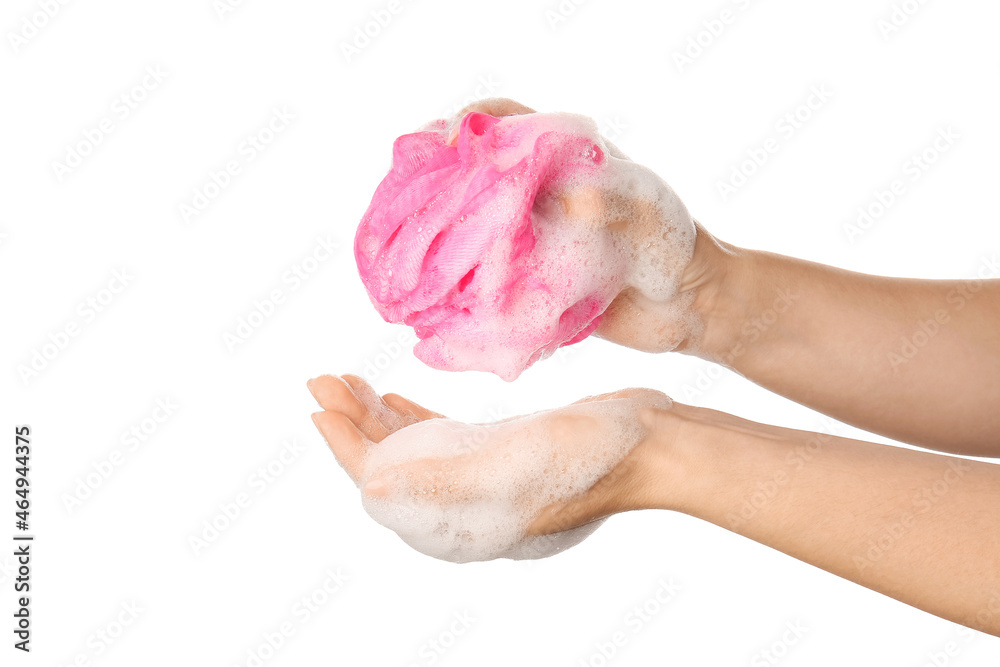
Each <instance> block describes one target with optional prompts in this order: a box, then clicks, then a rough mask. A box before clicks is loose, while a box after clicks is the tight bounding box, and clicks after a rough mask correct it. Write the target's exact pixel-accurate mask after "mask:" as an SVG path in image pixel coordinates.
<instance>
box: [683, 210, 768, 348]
mask: <svg viewBox="0 0 1000 667" xmlns="http://www.w3.org/2000/svg"><path fill="white" fill-rule="evenodd" d="M696 228H697V238H696V240H695V248H694V254H693V256H692V258H691V261H690V262H689V263H688V265H687V267H686V268H685V270H684V274H683V276H682V278H681V287H680V294H681V295H684V294H691V295H692V296H691V297H690V298H691V310H692V311H693V312H694V315H695V317H696V319H697V320H698V323H699V327H698V329H697V330H696V331H695V332H694V333H693V334H692V335H691V336H689V337H688V338H687V339H685V340H684V342H683V343H682V344H681V345H679V346H678V348H677V351H679V352H684V353H686V354H691V355H694V356H698V357H701V358H703V359H707V360H709V361H715V362H717V363H721V364H723V365H727V366H731V365H732V364H733V361H734V360H735V358H736V357H738V356H740V355H741V354H742V352H743V348H744V344H745V341H743V340H742V338H744V335H743V329H744V326H745V324H746V322H747V321H748V320H749V319H750V318H751V316H752V313H753V312H756V310H757V309H758V306H757V303H756V302H757V293H758V290H757V283H758V281H759V278H760V276H761V275H763V274H762V271H761V268H760V267H758V266H755V265H756V264H759V263H760V261H761V255H760V253H758V252H756V251H753V250H746V249H744V248H739V247H737V246H733V245H730V244H728V243H726V242H724V241H721V240H719V239H717V238H715V237H714V236H712V235H711V234H710V233H709V232H708V231H707V230H706V229H705V228H704V227H702V226H701V225H700V224H697V223H696Z"/></svg>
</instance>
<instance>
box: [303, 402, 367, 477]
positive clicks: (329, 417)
mask: <svg viewBox="0 0 1000 667" xmlns="http://www.w3.org/2000/svg"><path fill="white" fill-rule="evenodd" d="M312 419H313V423H314V424H316V428H318V429H319V432H320V433H321V434H322V436H323V438H324V439H325V440H326V444H327V445H329V447H330V449H331V450H332V451H333V454H334V456H336V457H337V461H338V462H339V463H340V465H341V467H342V468H343V469H344V470H345V471H347V474H348V475H350V476H351V479H352V480H354V483H355V484H357V483H358V480H359V479H360V478H361V474H362V472H363V468H364V455H365V450H366V448H367V447H368V446H369V445H370V444H371V441H370V440H368V438H366V437H365V436H364V434H363V433H362V432H361V431H359V430H358V427H357V426H355V425H354V422H352V421H351V420H350V419H349V418H348V417H347V416H346V415H344V414H343V413H341V412H334V411H332V410H325V411H323V412H317V413H314V414H313V416H312Z"/></svg>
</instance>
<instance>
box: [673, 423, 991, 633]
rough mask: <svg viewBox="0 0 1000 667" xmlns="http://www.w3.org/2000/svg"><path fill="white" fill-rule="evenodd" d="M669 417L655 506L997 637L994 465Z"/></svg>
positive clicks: (818, 436) (798, 433) (754, 426)
mask: <svg viewBox="0 0 1000 667" xmlns="http://www.w3.org/2000/svg"><path fill="white" fill-rule="evenodd" d="M669 412H670V413H672V414H669V415H668V414H667V413H660V416H659V417H658V421H660V422H661V423H662V424H663V426H661V430H662V431H666V432H669V433H670V436H669V437H667V438H660V442H661V443H663V444H662V447H663V448H664V449H663V457H662V459H660V460H661V462H662V468H660V469H659V473H658V475H657V477H658V479H659V480H660V481H661V482H662V484H661V489H662V493H661V502H660V503H659V506H660V507H662V508H666V509H675V510H680V511H682V512H685V513H687V514H690V515H692V516H696V517H699V518H701V519H704V520H707V521H710V522H712V523H714V524H717V525H719V526H722V527H724V528H727V529H729V530H732V531H734V532H736V533H739V534H741V535H743V536H745V537H748V538H750V539H753V540H755V541H757V542H760V543H762V544H765V545H767V546H770V547H772V548H774V549H777V550H779V551H782V552H784V553H786V554H788V555H790V556H793V557H795V558H798V559H799V560H802V561H805V562H807V563H810V564H813V565H815V566H817V567H820V568H823V569H824V570H827V571H829V572H832V573H834V574H836V575H838V576H841V577H844V578H846V579H850V580H852V581H854V582H856V583H859V584H861V585H863V586H866V587H868V588H871V589H873V590H876V591H879V592H881V593H884V594H885V595H889V596H891V597H893V598H896V599H897V600H900V601H902V602H905V603H907V604H910V605H913V606H914V607H917V608H920V609H923V610H925V611H928V612H930V613H932V614H936V615H938V616H941V617H944V618H947V619H950V620H953V621H956V622H958V623H962V624H965V625H968V626H970V627H976V628H977V629H980V630H982V631H984V632H989V633H991V634H995V635H1000V466H997V465H993V464H987V463H981V462H977V461H971V460H968V459H961V458H954V457H949V456H943V455H939V454H932V453H927V452H920V451H914V450H909V449H903V448H897V447H890V446H884V445H876V444H873V443H868V442H861V441H857V440H850V439H846V438H838V437H835V436H829V435H821V434H816V433H807V432H803V431H795V430H791V429H783V428H777V427H772V426H765V425H762V424H757V423H754V422H749V421H745V420H742V419H739V418H736V417H732V416H730V415H725V414H722V413H718V412H715V411H712V410H705V409H700V408H691V407H688V406H680V405H678V406H676V407H675V408H674V409H673V410H671V411H669Z"/></svg>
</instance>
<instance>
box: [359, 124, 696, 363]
mask: <svg viewBox="0 0 1000 667" xmlns="http://www.w3.org/2000/svg"><path fill="white" fill-rule="evenodd" d="M456 122H458V133H457V141H456V142H455V144H454V145H451V144H449V143H448V138H449V135H450V134H451V133H452V130H453V123H451V124H450V123H449V122H448V121H446V120H438V121H433V122H432V123H429V124H428V125H426V126H425V127H424V128H423V129H422V130H421V131H419V132H416V133H413V134H408V135H404V136H402V137H399V138H398V139H397V140H396V142H395V145H394V149H393V165H392V170H391V171H390V172H389V174H388V175H387V176H386V177H385V179H384V180H383V181H382V183H381V184H380V185H379V187H378V189H377V190H376V192H375V196H374V197H373V199H372V202H371V205H370V206H369V208H368V211H367V212H366V213H365V215H364V218H363V219H362V221H361V224H360V226H359V227H358V232H357V236H356V238H355V258H356V260H357V264H358V269H359V272H360V274H361V278H362V281H363V282H364V284H365V287H366V289H367V290H368V293H369V296H370V297H371V300H372V303H373V304H374V305H375V307H376V308H377V309H378V311H379V313H380V314H381V315H382V317H383V318H385V319H386V320H387V321H389V322H402V323H405V324H407V325H410V326H412V327H413V328H414V330H415V332H416V334H417V337H418V338H420V341H419V342H418V343H417V345H416V347H415V349H414V352H415V353H416V355H417V356H418V357H419V358H420V359H422V360H423V361H424V362H425V363H427V364H428V365H430V366H432V367H435V368H441V369H446V370H486V371H491V372H493V373H496V374H497V375H499V376H500V377H502V378H503V379H505V380H508V381H509V380H513V379H515V378H516V377H517V376H518V375H520V373H521V372H522V371H523V370H524V369H525V368H527V367H528V366H530V365H531V364H533V363H534V362H535V361H537V360H539V359H541V358H544V357H547V356H549V355H551V354H552V353H553V352H554V351H555V350H556V349H557V348H559V347H560V346H563V345H569V344H572V343H575V342H578V341H580V340H582V339H583V338H586V337H587V336H589V335H590V334H591V333H593V332H594V330H595V329H596V328H597V326H598V324H599V322H600V317H601V315H602V313H603V312H604V311H605V309H606V308H607V307H608V305H609V304H610V303H611V301H612V300H613V299H614V298H615V297H616V296H617V295H618V294H619V293H620V292H621V290H622V289H623V288H624V287H626V286H631V287H634V288H636V289H638V290H639V291H640V292H642V293H643V294H644V295H646V296H647V297H649V298H651V299H654V300H656V301H660V302H669V301H670V300H672V299H674V298H675V296H676V294H677V289H678V284H679V281H680V276H681V272H682V271H683V269H684V267H685V266H686V265H687V263H688V261H689V260H690V257H691V254H692V252H693V248H694V238H695V232H694V225H693V222H692V220H691V217H690V215H689V214H688V212H687V210H686V209H685V208H684V205H683V203H681V201H680V199H679V198H678V197H677V196H676V195H675V194H674V193H673V191H672V190H671V189H670V187H669V186H667V184H666V183H664V182H663V181H662V180H661V179H659V177H657V176H656V175H655V174H654V173H653V172H652V171H650V170H649V169H647V168H645V167H642V166H641V165H638V164H636V163H634V162H632V161H631V160H629V159H628V158H627V157H626V156H625V155H624V154H623V153H621V151H619V150H618V149H617V148H616V147H615V146H614V145H612V144H611V143H610V142H607V141H606V140H604V139H603V138H602V137H601V136H600V134H599V132H598V130H597V126H596V124H595V123H594V122H593V120H591V119H589V118H586V117H584V116H579V115H574V114H563V113H556V114H526V115H516V116H505V117H502V118H497V117H494V116H490V115H488V114H484V113H469V114H467V115H465V116H464V117H462V118H461V120H460V121H456ZM679 342H680V338H678V340H677V341H674V342H673V344H674V345H676V344H677V343H679Z"/></svg>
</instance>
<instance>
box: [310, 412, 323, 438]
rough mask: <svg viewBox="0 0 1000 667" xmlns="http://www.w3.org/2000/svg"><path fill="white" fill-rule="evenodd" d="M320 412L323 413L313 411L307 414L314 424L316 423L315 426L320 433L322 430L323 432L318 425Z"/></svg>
mask: <svg viewBox="0 0 1000 667" xmlns="http://www.w3.org/2000/svg"><path fill="white" fill-rule="evenodd" d="M321 414H323V413H322V412H314V413H312V414H311V415H309V416H310V417H312V420H313V424H315V425H316V428H319V430H320V433H322V432H323V429H321V428H320V427H319V416H320V415H321Z"/></svg>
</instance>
